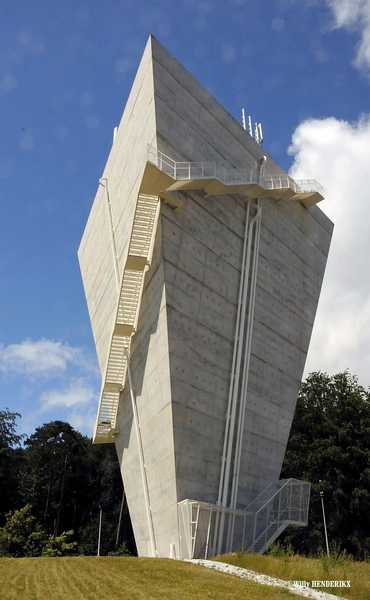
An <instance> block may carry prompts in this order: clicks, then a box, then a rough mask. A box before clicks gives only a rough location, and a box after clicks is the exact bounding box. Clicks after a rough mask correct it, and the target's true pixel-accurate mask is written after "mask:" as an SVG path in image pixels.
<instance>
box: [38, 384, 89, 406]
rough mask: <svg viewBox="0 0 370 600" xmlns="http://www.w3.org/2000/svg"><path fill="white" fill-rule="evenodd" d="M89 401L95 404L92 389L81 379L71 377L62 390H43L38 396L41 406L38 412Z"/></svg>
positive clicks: (78, 404)
mask: <svg viewBox="0 0 370 600" xmlns="http://www.w3.org/2000/svg"><path fill="white" fill-rule="evenodd" d="M91 401H94V403H95V404H96V394H95V391H94V389H93V388H92V387H91V386H90V385H88V384H87V383H86V382H85V381H84V380H83V379H72V381H71V382H70V384H69V386H68V387H67V388H66V389H64V390H49V391H46V392H43V393H42V394H41V396H40V403H41V408H40V411H39V412H47V411H49V410H53V409H55V408H56V407H63V408H70V407H71V406H73V407H75V406H80V407H81V405H86V404H88V403H89V402H91Z"/></svg>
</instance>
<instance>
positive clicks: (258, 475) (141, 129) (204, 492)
mask: <svg viewBox="0 0 370 600" xmlns="http://www.w3.org/2000/svg"><path fill="white" fill-rule="evenodd" d="M147 143H149V144H152V145H154V146H157V147H158V148H159V150H161V151H163V152H164V153H166V154H168V155H169V156H170V157H171V158H173V159H175V160H190V161H215V162H216V163H217V164H219V165H224V166H226V167H228V166H232V167H235V168H243V167H248V166H249V165H250V163H251V161H258V160H259V159H260V158H261V156H262V155H263V154H264V155H266V152H265V151H264V149H263V148H261V146H259V145H258V144H257V143H256V142H255V141H254V140H253V139H252V138H251V136H250V135H249V134H248V133H247V132H246V131H244V130H243V128H242V127H241V126H240V125H239V124H238V123H237V122H236V121H235V120H234V119H233V118H232V117H231V116H230V115H229V114H228V113H227V112H226V111H225V110H224V109H223V108H222V107H221V106H220V105H219V104H218V103H217V101H216V100H215V99H214V98H213V97H212V96H211V95H210V94H209V93H208V92H207V91H206V90H205V89H204V88H203V87H202V86H201V85H200V84H199V83H198V82H197V81H196V80H195V79H194V78H193V77H192V76H191V75H190V74H189V73H188V72H187V71H186V70H185V69H184V68H183V67H182V66H181V65H180V64H179V63H178V62H177V61H176V60H175V59H174V58H173V57H172V56H171V55H170V54H169V53H168V52H167V51H166V50H165V49H164V48H163V47H162V46H161V45H160V44H159V43H158V42H157V41H156V40H155V39H153V38H151V39H150V40H149V42H148V45H147V47H146V49H145V52H144V55H143V59H142V61H141V64H140V68H139V71H138V74H137V76H136V79H135V82H134V85H133V88H132V91H131V94H130V97H129V100H128V103H127V106H126V109H125V112H124V114H123V117H122V121H121V123H120V126H119V129H118V135H117V137H116V140H115V142H114V144H113V147H112V151H111V154H110V156H109V159H108V163H107V166H106V169H105V171H104V174H103V176H104V177H106V178H107V179H108V186H109V193H110V198H111V203H112V213H113V222H114V227H115V236H116V243H117V249H118V255H119V265H120V272H121V273H122V269H123V265H124V263H125V260H126V255H127V248H128V243H129V236H130V230H131V225H132V219H133V213H134V208H135V203H136V199H137V195H138V193H139V189H140V185H141V179H142V176H143V172H144V167H145V156H146V145H147ZM266 170H267V172H270V173H274V174H278V173H283V172H284V171H283V170H282V169H281V167H279V166H278V165H277V164H276V163H275V161H274V160H273V159H272V158H271V157H270V156H267V162H266ZM145 192H146V193H149V192H150V190H145ZM104 194H105V191H104V189H103V188H102V187H100V188H99V190H98V193H97V196H96V199H95V202H94V205H93V208H92V211H91V215H90V217H89V221H88V223H87V226H86V230H85V233H84V236H83V239H82V242H81V246H80V250H79V258H80V264H81V270H82V275H83V279H84V285H85V291H86V297H87V302H88V306H89V313H90V318H91V322H92V327H93V332H94V339H95V343H96V347H97V353H98V357H99V363H100V367H101V370H102V372H103V371H104V368H105V364H106V360H107V352H108V347H109V340H110V336H111V334H112V326H113V319H114V314H115V310H116V302H117V290H116V284H115V280H114V268H113V261H112V255H111V248H110V238H109V229H108V223H107V217H106V204H105V203H106V198H105V196H104ZM178 196H179V198H181V203H182V209H181V210H180V211H178V212H174V211H173V210H172V209H171V208H170V207H169V206H168V205H165V204H162V206H161V214H160V219H159V225H158V229H157V232H156V238H155V244H154V251H153V260H152V265H151V268H150V270H149V271H148V272H147V274H146V278H145V284H144V292H143V298H142V303H141V309H140V315H139V320H138V330H137V333H136V334H135V336H134V337H133V340H132V345H131V356H132V358H131V369H132V379H133V385H134V388H135V394H136V399H137V408H138V414H139V421H140V426H141V436H142V444H143V452H144V459H145V463H146V477H147V481H148V489H149V496H150V506H151V517H152V520H153V525H154V529H155V541H156V547H157V551H158V554H159V555H160V556H168V555H169V545H170V544H174V545H175V548H176V552H177V553H178V548H179V546H178V529H177V513H176V505H177V502H178V501H181V500H183V499H185V498H191V499H195V500H201V501H205V502H210V503H215V502H216V500H217V494H218V487H219V480H220V470H221V455H222V447H223V440H224V431H225V416H226V410H227V400H228V393H229V386H230V371H231V361H232V351H233V343H234V335H235V325H236V314H237V302H238V292H239V280H240V272H241V260H242V247H243V235H244V227H245V219H246V202H245V199H244V198H243V197H242V196H241V195H237V194H230V195H224V196H211V197H208V198H205V197H204V196H203V193H201V192H200V191H196V190H191V191H190V190H189V191H187V192H183V193H180V192H179V193H178ZM331 232H332V224H331V223H330V221H329V220H328V219H327V218H326V217H325V215H324V214H323V213H322V212H321V211H320V209H319V208H317V207H313V208H312V209H308V210H307V209H306V208H305V207H304V206H303V205H302V204H300V203H299V202H297V201H296V202H294V201H293V202H279V203H278V202H277V201H276V200H275V199H273V198H265V199H264V201H263V209H262V224H261V241H260V252H259V266H258V277H257V289H256V305H255V318H254V326H253V337H252V346H251V360H250V374H249V383H248V396H247V408H246V415H245V423H244V438H243V449H242V464H241V474H240V486H239V494H238V499H237V504H238V506H240V507H245V506H246V504H248V503H249V502H250V501H251V500H253V499H254V498H255V496H256V495H257V494H258V493H259V492H260V491H261V490H262V489H263V488H265V487H266V486H267V485H268V484H269V483H270V482H271V481H272V480H276V479H278V477H279V474H280V469H281V464H282V460H283V457H284V452H285V447H286V443H287V439H288V435H289V429H290V425H291V421H292V418H293V414H294V407H295V402H296V397H297V391H298V387H299V382H300V379H301V376H302V372H303V368H304V362H305V357H306V353H307V349H308V344H309V340H310V336H311V330H312V326H313V321H314V316H315V311H316V306H317V302H318V297H319V293H320V287H321V282H322V278H323V274H324V269H325V262H326V256H327V253H328V249H329V243H330V237H331ZM118 428H119V434H118V436H117V438H116V447H117V452H118V455H119V457H120V461H121V468H122V475H123V480H124V485H125V489H126V493H127V499H128V505H129V509H130V514H131V518H132V523H133V528H134V533H135V538H136V541H137V546H138V551H139V553H140V554H142V555H146V554H148V540H149V537H150V536H149V525H148V518H147V513H146V509H145V503H144V495H143V481H142V476H141V472H140V466H139V457H138V449H137V439H136V435H135V430H134V427H133V416H132V409H131V401H130V396H129V391H128V386H127V385H126V388H125V392H124V394H122V398H121V403H120V408H119V414H118Z"/></svg>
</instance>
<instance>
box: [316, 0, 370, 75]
mask: <svg viewBox="0 0 370 600" xmlns="http://www.w3.org/2000/svg"><path fill="white" fill-rule="evenodd" d="M326 4H327V5H328V6H329V8H330V9H331V11H332V13H333V17H334V27H335V28H338V27H344V28H346V29H350V30H356V31H358V32H359V33H360V42H359V45H358V49H357V56H356V59H355V61H354V64H355V66H356V67H357V68H364V67H365V68H367V69H369V68H370V0H326Z"/></svg>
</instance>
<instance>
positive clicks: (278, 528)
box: [178, 479, 311, 558]
mask: <svg viewBox="0 0 370 600" xmlns="http://www.w3.org/2000/svg"><path fill="white" fill-rule="evenodd" d="M310 487H311V484H309V483H307V482H306V481H299V480H297V479H283V480H281V481H277V482H273V483H271V484H270V485H269V486H268V487H267V488H266V489H265V490H264V491H263V492H262V493H261V494H260V495H259V496H258V497H257V498H256V499H255V500H254V501H253V502H252V503H251V504H249V506H247V508H246V509H245V510H240V509H235V508H229V507H226V506H219V505H215V504H209V503H206V502H198V501H196V500H183V501H182V502H179V503H178V519H179V533H180V550H181V558H207V556H215V555H216V554H221V553H224V552H235V551H236V550H238V549H239V548H246V551H247V552H254V553H258V554H263V552H265V551H266V550H267V549H268V547H269V546H270V545H271V544H272V542H274V541H275V540H276V538H277V537H278V536H279V535H280V534H281V533H282V532H283V531H284V529H286V527H287V526H288V525H297V526H305V525H307V520H308V508H309V500H310ZM221 519H222V520H223V521H224V524H225V525H224V530H225V535H223V543H222V546H221V548H220V547H219V544H218V537H219V536H218V534H219V523H220V521H221ZM231 527H232V529H233V531H234V535H233V539H232V540H231V543H230V540H229V539H228V536H227V535H226V532H227V531H228V530H229V529H230V528H231Z"/></svg>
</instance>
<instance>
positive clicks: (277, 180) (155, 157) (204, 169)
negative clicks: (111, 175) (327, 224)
mask: <svg viewBox="0 0 370 600" xmlns="http://www.w3.org/2000/svg"><path fill="white" fill-rule="evenodd" d="M147 161H148V162H149V163H150V164H152V165H154V166H155V167H157V168H158V169H159V170H160V171H163V173H166V175H169V176H170V177H171V178H172V179H174V180H175V181H192V180H194V181H198V180H201V179H205V180H206V179H217V180H218V181H220V182H221V183H223V184H224V185H242V184H255V185H260V186H261V188H263V189H265V190H269V191H271V190H282V189H291V190H292V191H293V192H294V193H295V194H313V193H317V192H318V193H319V194H320V195H321V196H323V193H324V190H323V187H322V186H321V185H320V184H319V183H318V182H317V181H316V180H315V179H302V180H297V181H295V180H294V179H293V178H292V177H290V176H289V175H264V176H262V177H261V175H260V172H259V171H258V170H257V169H256V168H249V169H232V168H229V169H226V168H224V167H221V166H219V165H217V164H216V163H214V162H176V161H174V160H173V159H172V158H170V157H169V156H167V155H166V154H163V152H161V151H160V150H157V149H156V148H154V147H153V146H151V145H150V144H148V146H147Z"/></svg>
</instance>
